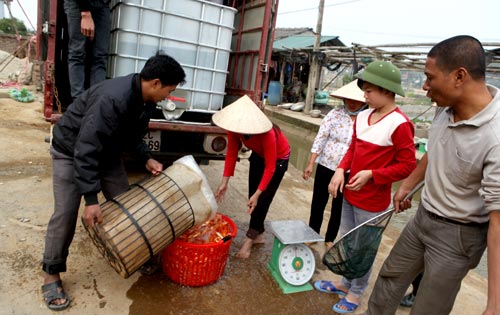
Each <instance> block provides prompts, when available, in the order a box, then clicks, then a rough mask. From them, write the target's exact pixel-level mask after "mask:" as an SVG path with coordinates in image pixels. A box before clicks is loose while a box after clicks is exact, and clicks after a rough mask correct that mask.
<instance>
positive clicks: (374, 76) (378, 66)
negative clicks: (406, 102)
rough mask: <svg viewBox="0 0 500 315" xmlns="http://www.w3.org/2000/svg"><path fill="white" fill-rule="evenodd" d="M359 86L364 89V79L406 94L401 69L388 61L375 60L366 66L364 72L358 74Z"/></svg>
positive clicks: (402, 94) (397, 92) (403, 94)
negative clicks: (402, 84)
mask: <svg viewBox="0 0 500 315" xmlns="http://www.w3.org/2000/svg"><path fill="white" fill-rule="evenodd" d="M356 77H357V78H358V86H359V88H360V89H363V81H366V82H368V83H371V84H374V85H376V86H380V87H381V88H384V89H386V90H388V91H391V92H394V93H396V94H399V95H401V96H405V92H404V91H403V88H402V87H401V72H400V71H399V69H398V68H397V67H396V66H395V65H393V64H392V63H390V62H387V61H380V60H377V61H374V62H371V63H370V64H368V66H366V68H365V70H363V72H361V73H358V74H357V75H356Z"/></svg>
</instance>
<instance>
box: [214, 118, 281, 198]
mask: <svg viewBox="0 0 500 315" xmlns="http://www.w3.org/2000/svg"><path fill="white" fill-rule="evenodd" d="M227 138H228V147H227V153H226V161H225V164H224V176H233V175H234V168H235V167H236V161H237V159H238V152H239V150H240V148H241V144H242V143H243V144H244V145H245V146H246V147H247V148H248V149H250V150H252V151H253V152H255V153H256V154H257V155H258V156H260V157H262V158H263V159H264V163H265V168H264V175H263V176H262V179H261V181H260V184H259V187H258V188H259V189H260V190H261V191H264V190H266V188H267V185H268V184H269V182H270V181H271V178H272V177H273V175H274V170H275V169H276V161H277V160H287V159H288V158H289V157H290V145H289V144H288V140H287V138H286V137H285V135H284V134H283V133H282V132H281V131H280V130H279V129H277V128H273V129H271V130H270V131H268V132H266V133H261V134H257V135H250V136H247V139H245V137H244V135H242V134H239V133H235V132H231V131H228V132H227Z"/></svg>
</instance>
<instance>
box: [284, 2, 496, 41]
mask: <svg viewBox="0 0 500 315" xmlns="http://www.w3.org/2000/svg"><path fill="white" fill-rule="evenodd" d="M318 7H319V0H309V1H304V0H280V1H279V8H278V20H277V26H278V27H312V28H313V30H316V24H317V21H318ZM499 12H500V1H499V0H325V9H324V13H323V27H322V32H321V33H322V35H332V36H339V39H340V40H341V41H342V42H343V43H344V44H346V45H351V44H352V43H358V44H363V45H376V44H394V43H397V44H400V43H422V42H425V43H429V42H431V43H435V42H439V41H441V40H443V39H446V38H448V37H451V36H455V35H464V34H465V35H472V36H474V37H476V38H477V39H479V40H480V41H482V42H500V20H499V19H498V14H499Z"/></svg>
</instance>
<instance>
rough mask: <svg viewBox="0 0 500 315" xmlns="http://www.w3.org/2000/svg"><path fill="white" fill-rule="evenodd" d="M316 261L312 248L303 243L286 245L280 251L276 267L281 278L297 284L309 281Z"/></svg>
mask: <svg viewBox="0 0 500 315" xmlns="http://www.w3.org/2000/svg"><path fill="white" fill-rule="evenodd" d="M315 267H316V263H315V261H314V254H313V252H312V250H311V249H310V248H309V247H307V246H306V245H304V244H289V245H286V246H285V247H284V248H283V249H282V250H281V252H280V255H279V258H278V268H279V271H280V274H281V277H282V278H283V280H285V281H286V282H288V283H289V284H291V285H295V286H299V285H303V284H305V283H306V282H307V281H309V280H310V279H311V278H312V276H313V273H314V269H315Z"/></svg>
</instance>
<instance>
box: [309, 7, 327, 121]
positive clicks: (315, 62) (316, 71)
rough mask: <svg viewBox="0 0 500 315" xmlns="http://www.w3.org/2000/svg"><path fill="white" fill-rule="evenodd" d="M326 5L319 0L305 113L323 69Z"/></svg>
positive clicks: (310, 104) (312, 98) (310, 105)
mask: <svg viewBox="0 0 500 315" xmlns="http://www.w3.org/2000/svg"><path fill="white" fill-rule="evenodd" d="M324 7H325V0H319V7H318V21H317V24H316V34H315V40H314V49H313V52H312V58H311V65H310V68H309V79H308V81H307V94H306V106H305V107H304V113H306V114H309V112H310V111H311V109H312V107H313V103H314V92H315V88H316V86H317V85H318V79H319V75H320V73H321V72H320V71H321V63H320V60H319V58H318V52H319V50H318V48H319V46H320V44H321V28H322V26H323V11H324Z"/></svg>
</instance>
